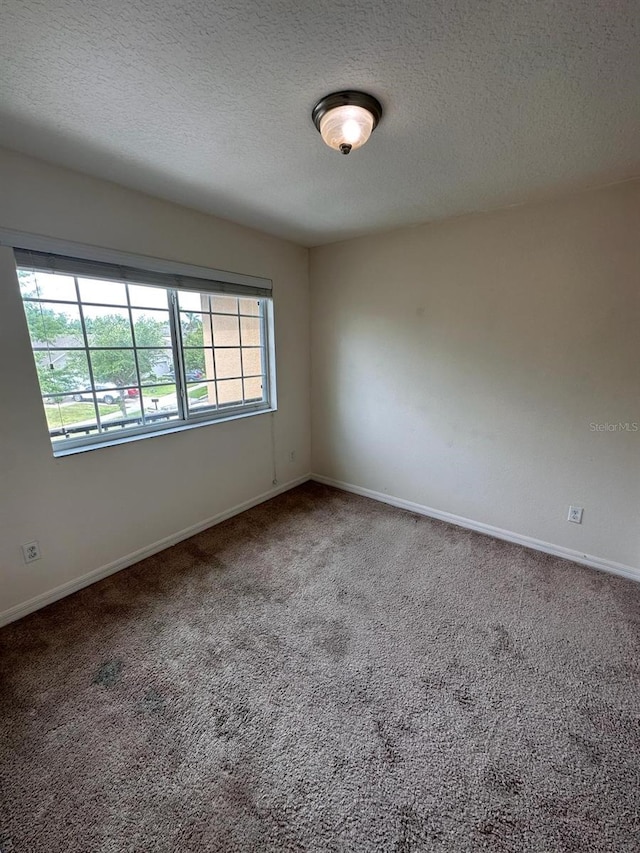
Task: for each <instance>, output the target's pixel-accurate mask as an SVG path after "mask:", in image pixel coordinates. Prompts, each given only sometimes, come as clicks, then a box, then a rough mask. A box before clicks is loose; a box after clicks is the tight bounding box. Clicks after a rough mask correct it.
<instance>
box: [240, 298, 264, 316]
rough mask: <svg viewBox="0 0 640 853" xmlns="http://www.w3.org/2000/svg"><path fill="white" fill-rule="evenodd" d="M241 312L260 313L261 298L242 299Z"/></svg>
mask: <svg viewBox="0 0 640 853" xmlns="http://www.w3.org/2000/svg"><path fill="white" fill-rule="evenodd" d="M240 313H241V314H253V315H258V314H260V300H259V299H241V300H240Z"/></svg>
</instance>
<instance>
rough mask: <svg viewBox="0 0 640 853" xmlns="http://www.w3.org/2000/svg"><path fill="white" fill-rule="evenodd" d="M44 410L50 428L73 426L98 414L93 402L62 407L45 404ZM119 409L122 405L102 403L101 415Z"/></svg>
mask: <svg viewBox="0 0 640 853" xmlns="http://www.w3.org/2000/svg"><path fill="white" fill-rule="evenodd" d="M44 410H45V412H46V415H47V423H48V424H49V429H60V427H62V426H73V424H77V423H82V422H83V421H90V420H93V419H94V418H95V416H96V410H95V409H94V407H93V404H92V403H73V404H72V405H70V406H60V408H58V406H55V405H53V406H45V407H44ZM119 411H120V406H106V405H105V404H104V403H100V414H101V415H112V414H113V413H114V412H119Z"/></svg>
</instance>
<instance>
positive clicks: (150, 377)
mask: <svg viewBox="0 0 640 853" xmlns="http://www.w3.org/2000/svg"><path fill="white" fill-rule="evenodd" d="M137 354H138V365H139V367H140V379H141V380H142V382H143V383H144V384H146V385H150V384H152V383H166V382H168V381H171V382H175V376H176V375H175V366H174V363H173V350H171V349H169V348H168V347H164V348H163V349H139V350H137Z"/></svg>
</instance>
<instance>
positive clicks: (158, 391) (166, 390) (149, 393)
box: [142, 385, 176, 399]
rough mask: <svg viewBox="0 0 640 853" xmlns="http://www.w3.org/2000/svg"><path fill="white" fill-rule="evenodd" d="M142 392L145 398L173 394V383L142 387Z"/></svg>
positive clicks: (174, 389) (174, 388)
mask: <svg viewBox="0 0 640 853" xmlns="http://www.w3.org/2000/svg"><path fill="white" fill-rule="evenodd" d="M142 393H143V394H144V396H145V397H146V398H147V399H150V398H151V397H166V396H167V394H175V393H176V386H175V385H151V386H150V387H149V388H143V389H142Z"/></svg>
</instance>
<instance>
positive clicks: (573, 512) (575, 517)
mask: <svg viewBox="0 0 640 853" xmlns="http://www.w3.org/2000/svg"><path fill="white" fill-rule="evenodd" d="M583 512H584V510H583V508H582V507H581V506H570V507H569V515H568V516H567V521H572V522H573V523H574V524H582V513H583Z"/></svg>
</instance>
